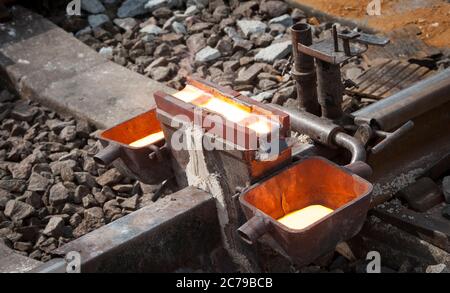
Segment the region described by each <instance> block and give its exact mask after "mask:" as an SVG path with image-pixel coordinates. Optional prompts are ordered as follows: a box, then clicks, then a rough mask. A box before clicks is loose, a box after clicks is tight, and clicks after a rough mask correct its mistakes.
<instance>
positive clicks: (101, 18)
mask: <svg viewBox="0 0 450 293" xmlns="http://www.w3.org/2000/svg"><path fill="white" fill-rule="evenodd" d="M88 22H89V25H90V26H91V27H92V28H96V27H99V26H102V25H104V24H105V23H108V22H109V17H108V16H107V15H106V14H95V15H94V14H92V15H89V16H88Z"/></svg>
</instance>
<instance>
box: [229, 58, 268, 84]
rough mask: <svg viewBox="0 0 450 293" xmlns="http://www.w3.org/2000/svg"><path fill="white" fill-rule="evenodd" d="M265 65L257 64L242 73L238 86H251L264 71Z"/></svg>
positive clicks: (237, 82)
mask: <svg viewBox="0 0 450 293" xmlns="http://www.w3.org/2000/svg"><path fill="white" fill-rule="evenodd" d="M263 68H264V64H262V63H255V64H253V65H251V66H250V67H249V68H247V69H245V70H244V71H242V72H241V73H240V74H239V76H238V78H237V79H236V84H251V83H252V82H253V81H254V80H255V78H256V76H258V74H259V73H260V72H261V71H262V70H263Z"/></svg>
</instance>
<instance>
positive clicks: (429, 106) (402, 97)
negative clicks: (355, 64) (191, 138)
mask: <svg viewBox="0 0 450 293" xmlns="http://www.w3.org/2000/svg"><path fill="white" fill-rule="evenodd" d="M448 102H450V68H448V69H446V70H443V71H441V72H439V73H438V74H435V75H433V76H431V77H429V78H427V79H424V80H422V81H420V82H418V83H416V84H415V85H413V86H411V87H409V88H407V89H404V90H403V91H401V92H398V93H397V94H395V95H393V96H390V97H389V98H387V99H383V100H381V101H378V102H377V103H374V104H371V105H369V106H367V107H365V108H362V109H360V110H358V111H356V112H354V113H353V115H354V116H355V117H358V118H359V119H361V118H363V119H364V120H365V121H372V122H375V123H376V125H377V126H378V127H379V128H380V129H381V130H385V131H389V130H392V129H394V128H397V127H399V126H400V125H403V124H404V123H406V122H408V121H409V120H411V119H413V118H415V117H418V116H420V115H422V114H424V113H426V112H427V111H431V110H433V109H435V108H438V107H441V106H442V105H444V104H445V103H448ZM431 120H434V119H431Z"/></svg>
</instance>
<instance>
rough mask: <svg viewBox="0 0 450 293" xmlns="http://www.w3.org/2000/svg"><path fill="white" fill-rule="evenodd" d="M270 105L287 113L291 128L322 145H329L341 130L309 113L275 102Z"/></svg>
mask: <svg viewBox="0 0 450 293" xmlns="http://www.w3.org/2000/svg"><path fill="white" fill-rule="evenodd" d="M270 106H271V107H274V108H276V109H278V110H280V111H283V112H284V113H286V114H288V115H289V118H290V123H291V129H292V130H294V131H297V132H299V133H302V134H306V135H308V136H309V137H311V138H312V139H313V140H315V141H317V142H320V143H322V144H324V145H327V146H331V145H332V144H333V136H334V134H335V133H337V132H339V131H341V127H340V126H338V125H336V124H334V123H333V122H331V121H329V120H326V119H322V118H320V117H318V116H316V115H313V114H311V113H308V112H305V111H297V110H294V109H289V108H285V107H282V106H279V105H276V104H270Z"/></svg>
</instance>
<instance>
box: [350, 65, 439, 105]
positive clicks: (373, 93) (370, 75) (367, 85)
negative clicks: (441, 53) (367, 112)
mask: <svg viewBox="0 0 450 293" xmlns="http://www.w3.org/2000/svg"><path fill="white" fill-rule="evenodd" d="M433 74H435V72H434V71H433V70H430V69H428V68H427V67H424V66H419V65H417V64H413V63H409V62H406V61H399V60H392V59H383V60H380V62H379V64H377V65H375V66H372V67H370V69H368V70H367V71H365V72H364V73H362V74H361V75H360V76H358V77H357V78H356V79H355V80H353V82H355V86H353V87H351V88H348V89H346V93H347V94H349V95H357V96H358V97H367V98H371V99H376V100H381V99H384V98H387V97H390V96H392V95H393V94H395V93H397V92H399V91H401V90H403V89H406V88H408V87H410V86H411V85H413V84H414V83H416V82H418V81H421V80H423V79H426V78H428V77H430V76H432V75H433Z"/></svg>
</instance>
